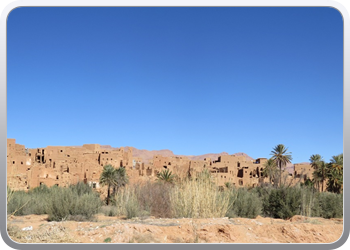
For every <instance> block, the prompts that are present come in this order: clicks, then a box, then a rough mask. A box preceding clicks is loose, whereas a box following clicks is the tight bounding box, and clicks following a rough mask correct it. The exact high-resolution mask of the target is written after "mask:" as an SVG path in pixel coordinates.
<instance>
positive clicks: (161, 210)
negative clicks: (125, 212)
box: [136, 182, 173, 218]
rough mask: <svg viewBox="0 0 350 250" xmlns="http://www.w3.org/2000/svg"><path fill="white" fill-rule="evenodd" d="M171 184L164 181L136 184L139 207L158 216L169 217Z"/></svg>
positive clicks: (170, 211) (170, 210)
mask: <svg viewBox="0 0 350 250" xmlns="http://www.w3.org/2000/svg"><path fill="white" fill-rule="evenodd" d="M172 188H173V185H172V184H170V183H166V182H147V183H145V184H144V185H137V186H136V195H137V199H138V201H139V204H140V206H141V209H142V210H144V211H146V212H148V213H149V214H151V215H153V216H155V217H160V218H171V216H172V214H171V213H172V209H171V202H170V192H171V190H172Z"/></svg>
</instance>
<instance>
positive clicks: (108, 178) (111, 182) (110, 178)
mask: <svg viewBox="0 0 350 250" xmlns="http://www.w3.org/2000/svg"><path fill="white" fill-rule="evenodd" d="M100 184H101V185H102V186H106V185H107V205H109V201H110V198H111V187H113V186H115V185H117V175H116V169H115V168H114V167H113V166H112V165H106V166H104V167H103V171H102V173H101V176H100Z"/></svg>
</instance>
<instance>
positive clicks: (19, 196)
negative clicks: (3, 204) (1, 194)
mask: <svg viewBox="0 0 350 250" xmlns="http://www.w3.org/2000/svg"><path fill="white" fill-rule="evenodd" d="M29 202H30V196H29V195H27V193H26V192H24V191H15V192H13V193H12V195H11V199H10V200H9V201H8V203H7V214H13V215H19V216H21V215H26V213H25V207H26V206H27V205H28V204H29Z"/></svg>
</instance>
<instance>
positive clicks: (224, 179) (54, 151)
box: [7, 139, 313, 190]
mask: <svg viewBox="0 0 350 250" xmlns="http://www.w3.org/2000/svg"><path fill="white" fill-rule="evenodd" d="M266 161H267V159H266V158H258V159H255V160H252V159H251V158H250V157H247V156H245V155H220V156H219V157H218V158H217V159H211V158H204V159H203V160H191V159H189V158H187V157H185V156H162V155H154V156H153V159H152V160H149V161H144V160H143V159H142V158H141V157H133V152H132V148H130V147H128V148H123V147H121V148H117V149H116V148H108V149H106V148H102V147H101V146H100V145H99V144H84V145H83V146H76V147H64V146H47V147H46V148H36V149H26V148H25V146H24V145H20V144H17V143H16V140H15V139H7V184H8V186H9V187H10V188H12V189H14V190H29V189H31V188H34V187H38V186H40V185H42V184H45V185H47V186H49V187H50V186H53V185H57V186H61V187H66V186H68V185H70V184H75V183H77V182H80V181H82V182H85V183H88V184H89V185H91V186H92V187H93V188H96V189H100V185H99V178H100V175H101V173H102V170H103V166H105V165H107V164H111V165H112V166H114V167H116V168H118V167H125V168H126V170H127V171H126V172H127V174H128V176H129V180H130V183H136V182H140V181H145V180H155V179H156V177H157V174H158V173H159V172H161V171H163V170H165V169H169V170H170V171H172V172H173V173H174V174H176V175H178V176H180V177H183V176H185V175H188V174H190V175H191V176H196V175H198V174H199V173H200V172H202V171H203V170H204V169H207V170H208V171H209V172H210V173H211V174H212V176H213V179H214V181H215V182H216V183H217V185H218V186H220V187H224V186H225V185H226V183H230V184H231V185H234V186H236V187H255V186H258V185H261V184H263V183H266V182H268V178H265V176H263V174H262V171H263V168H264V163H265V162H266ZM312 172H313V169H312V168H311V166H310V164H307V163H305V164H295V165H292V166H289V168H286V170H285V171H284V173H283V175H284V176H285V178H286V179H287V180H288V181H289V182H290V183H296V182H297V180H299V179H300V178H301V177H302V178H304V179H305V180H306V178H310V179H312ZM298 178H299V179H298Z"/></svg>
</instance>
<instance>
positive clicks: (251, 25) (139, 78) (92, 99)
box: [7, 7, 343, 163]
mask: <svg viewBox="0 0 350 250" xmlns="http://www.w3.org/2000/svg"><path fill="white" fill-rule="evenodd" d="M7 137H8V138H15V139H16V141H17V143H19V144H24V145H25V146H26V147H28V148H35V147H46V146H48V145H61V146H73V145H82V144H85V143H98V144H101V145H111V146H113V147H120V146H133V147H136V148H139V149H148V150H160V149H170V150H172V151H173V152H174V153H175V154H182V155H200V154H205V153H220V152H223V151H224V152H228V153H229V154H233V153H236V152H245V153H247V154H248V155H250V156H252V157H254V158H258V157H266V158H268V157H270V152H271V150H272V148H273V147H274V146H276V145H277V144H280V143H282V144H284V145H286V146H287V147H288V148H289V151H290V152H292V156H293V162H294V163H297V162H304V161H308V160H309V158H310V155H312V154H321V155H322V156H323V157H324V158H325V160H327V161H328V160H329V159H330V158H331V157H332V156H333V155H337V154H339V153H342V152H343V20H342V17H341V14H340V13H339V12H338V11H337V10H335V9H332V8H268V7H264V8H242V7H241V8H150V7H149V8H102V7H100V8H42V7H40V8H34V7H31V8H18V9H15V10H13V11H12V12H11V13H10V15H9V17H8V22H7Z"/></svg>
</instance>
